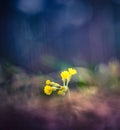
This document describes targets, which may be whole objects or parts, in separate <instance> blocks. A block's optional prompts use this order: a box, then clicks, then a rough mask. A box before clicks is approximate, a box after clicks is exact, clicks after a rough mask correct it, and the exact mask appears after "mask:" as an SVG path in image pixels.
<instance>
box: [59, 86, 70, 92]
mask: <svg viewBox="0 0 120 130" xmlns="http://www.w3.org/2000/svg"><path fill="white" fill-rule="evenodd" d="M60 90H61V91H64V92H66V91H67V90H68V87H67V86H61V88H60Z"/></svg>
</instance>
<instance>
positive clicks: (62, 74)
mask: <svg viewBox="0 0 120 130" xmlns="http://www.w3.org/2000/svg"><path fill="white" fill-rule="evenodd" d="M61 77H62V80H65V79H67V78H69V77H70V73H69V72H68V71H63V72H61Z"/></svg>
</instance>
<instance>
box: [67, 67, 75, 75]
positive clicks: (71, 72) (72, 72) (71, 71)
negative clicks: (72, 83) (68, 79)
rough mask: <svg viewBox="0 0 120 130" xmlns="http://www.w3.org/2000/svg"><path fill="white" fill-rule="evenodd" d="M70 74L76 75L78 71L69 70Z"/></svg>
mask: <svg viewBox="0 0 120 130" xmlns="http://www.w3.org/2000/svg"><path fill="white" fill-rule="evenodd" d="M68 72H69V73H70V75H74V74H76V73H77V71H76V70H75V69H73V68H68Z"/></svg>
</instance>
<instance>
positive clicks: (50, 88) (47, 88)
mask: <svg viewBox="0 0 120 130" xmlns="http://www.w3.org/2000/svg"><path fill="white" fill-rule="evenodd" d="M52 91H53V89H52V87H51V86H48V85H46V86H45V87H44V93H45V94H46V95H50V94H51V93H52Z"/></svg>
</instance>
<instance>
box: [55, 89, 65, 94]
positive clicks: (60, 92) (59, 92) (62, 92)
mask: <svg viewBox="0 0 120 130" xmlns="http://www.w3.org/2000/svg"><path fill="white" fill-rule="evenodd" d="M57 94H58V95H65V92H64V91H62V90H59V91H58V92H57Z"/></svg>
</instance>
